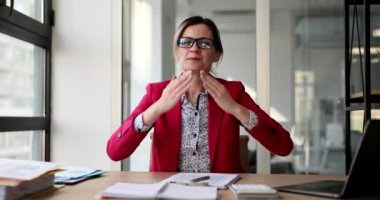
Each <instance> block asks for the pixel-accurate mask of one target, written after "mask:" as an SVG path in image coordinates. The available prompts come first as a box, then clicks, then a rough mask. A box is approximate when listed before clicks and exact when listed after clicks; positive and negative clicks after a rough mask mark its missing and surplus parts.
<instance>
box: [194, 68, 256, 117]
mask: <svg viewBox="0 0 380 200" xmlns="http://www.w3.org/2000/svg"><path fill="white" fill-rule="evenodd" d="M200 74H201V80H202V81H203V87H204V88H205V89H206V90H207V91H208V93H209V94H210V95H211V96H212V97H213V98H214V100H215V102H216V103H217V104H218V106H219V107H220V108H221V109H223V110H224V111H225V112H226V113H229V114H232V115H233V116H235V117H236V118H237V119H238V120H239V121H240V122H241V123H242V124H247V123H248V121H249V111H248V109H247V108H246V107H244V106H242V105H240V104H239V103H238V102H236V101H235V100H234V99H233V98H232V97H231V95H230V93H229V92H228V90H227V89H226V87H224V85H223V84H221V83H219V81H218V80H216V79H215V78H214V77H212V76H210V75H209V74H208V73H206V72H205V71H203V70H201V71H200Z"/></svg>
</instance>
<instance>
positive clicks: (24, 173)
mask: <svg viewBox="0 0 380 200" xmlns="http://www.w3.org/2000/svg"><path fill="white" fill-rule="evenodd" d="M57 169H58V166H57V165H56V164H54V163H50V162H41V161H32V160H14V159H0V199H6V200H9V199H20V198H23V197H26V196H28V195H32V194H36V193H38V192H41V191H45V190H47V189H53V188H54V172H55V171H56V170H57Z"/></svg>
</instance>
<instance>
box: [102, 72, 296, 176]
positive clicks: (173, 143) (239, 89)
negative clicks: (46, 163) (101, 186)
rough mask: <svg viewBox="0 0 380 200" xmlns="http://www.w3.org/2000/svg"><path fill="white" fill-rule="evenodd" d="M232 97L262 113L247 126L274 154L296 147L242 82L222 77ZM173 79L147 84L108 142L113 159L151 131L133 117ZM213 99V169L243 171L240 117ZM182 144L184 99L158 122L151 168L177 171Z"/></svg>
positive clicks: (126, 154)
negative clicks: (138, 127)
mask: <svg viewBox="0 0 380 200" xmlns="http://www.w3.org/2000/svg"><path fill="white" fill-rule="evenodd" d="M218 80H219V82H220V83H222V84H223V85H224V86H225V87H226V88H227V90H228V91H229V92H230V94H231V96H232V98H233V99H234V100H235V101H237V102H239V103H240V104H241V105H243V106H245V107H246V108H248V109H250V110H252V111H253V112H255V113H256V115H257V117H258V125H257V126H256V127H254V128H253V129H252V130H250V131H249V130H247V129H246V130H247V131H248V132H249V134H250V135H252V136H253V137H254V138H255V139H256V140H257V141H258V142H260V143H261V144H262V145H263V146H264V147H266V148H267V149H268V150H269V151H271V152H272V153H274V154H277V155H280V156H286V155H288V154H289V153H290V152H291V150H292V149H293V142H292V140H291V138H290V136H289V133H288V132H287V131H286V130H285V129H284V128H283V127H282V126H281V125H280V124H279V123H277V122H276V121H275V120H273V119H272V118H271V117H270V116H268V115H267V114H266V113H265V112H264V111H263V110H261V109H260V108H259V106H258V105H257V104H256V103H255V102H254V101H253V100H252V98H251V97H250V96H249V95H248V94H247V93H246V92H245V89H244V86H243V84H242V83H241V82H236V81H226V80H223V79H218ZM168 83H169V81H164V82H159V83H151V84H149V85H148V86H147V87H146V90H147V93H146V94H145V96H144V97H143V98H142V100H141V101H140V103H139V105H138V106H137V107H136V108H135V110H134V111H133V112H132V113H131V115H130V116H129V117H128V118H127V119H126V120H125V121H124V122H123V124H122V125H121V126H120V127H119V128H118V129H117V130H116V131H115V132H114V133H113V134H112V136H111V138H110V139H109V140H108V144H107V154H108V156H109V157H110V158H111V159H112V160H115V161H117V160H122V159H125V158H127V157H129V156H130V155H131V154H132V153H133V152H134V151H135V149H136V148H137V146H138V145H139V144H140V142H141V141H142V140H143V139H144V137H145V136H146V135H147V132H145V133H141V132H136V131H135V130H134V128H133V119H134V118H135V117H137V116H138V115H139V114H141V113H142V112H144V111H145V110H146V109H147V108H148V107H149V106H150V105H152V104H153V103H154V102H156V101H157V100H158V99H159V98H160V96H161V94H162V91H163V90H164V88H165V87H166V85H167V84H168ZM208 101H209V120H208V124H209V126H208V130H209V136H208V141H209V149H210V165H211V166H210V171H211V172H226V173H239V172H243V169H242V166H241V165H240V156H239V126H240V125H241V123H240V121H239V120H238V119H236V118H235V117H234V116H233V115H230V114H228V113H226V112H224V111H223V110H222V109H221V108H220V107H219V106H218V105H217V104H216V102H215V101H214V99H213V98H212V96H211V95H209V96H208ZM180 146H181V101H180V100H179V101H178V103H177V104H176V105H175V106H174V107H173V108H172V109H171V110H169V111H168V112H166V113H164V114H162V115H161V116H160V117H159V118H158V119H157V120H156V122H155V124H154V137H153V144H152V160H151V165H150V171H160V172H176V171H178V169H177V168H178V160H179V154H180Z"/></svg>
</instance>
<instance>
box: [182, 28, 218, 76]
mask: <svg viewBox="0 0 380 200" xmlns="http://www.w3.org/2000/svg"><path fill="white" fill-rule="evenodd" d="M180 38H192V39H199V38H207V39H211V40H214V38H213V36H212V32H211V30H210V29H209V28H208V26H207V25H205V24H195V25H191V26H188V27H187V28H186V29H185V31H184V32H183V34H182V36H181V37H180ZM176 56H177V61H178V62H179V65H180V66H181V67H182V70H184V71H186V70H193V71H200V70H205V71H209V70H210V68H211V64H212V63H213V62H215V61H218V60H219V57H220V53H217V52H216V51H215V47H214V46H212V47H211V48H199V46H198V45H197V42H194V44H193V45H192V46H191V47H189V48H183V47H178V48H177V52H176Z"/></svg>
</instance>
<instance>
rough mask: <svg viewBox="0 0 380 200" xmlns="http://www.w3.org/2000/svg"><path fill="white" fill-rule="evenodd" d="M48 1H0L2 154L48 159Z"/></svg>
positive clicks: (50, 10) (0, 138) (0, 131)
mask: <svg viewBox="0 0 380 200" xmlns="http://www.w3.org/2000/svg"><path fill="white" fill-rule="evenodd" d="M53 17H54V13H53V11H52V9H51V1H50V0H28V1H26V0H20V1H6V0H0V152H1V153H0V157H2V158H17V159H32V160H46V161H49V160H50V148H49V147H50V97H49V94H50V54H51V26H52V24H53V23H52V22H53Z"/></svg>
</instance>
